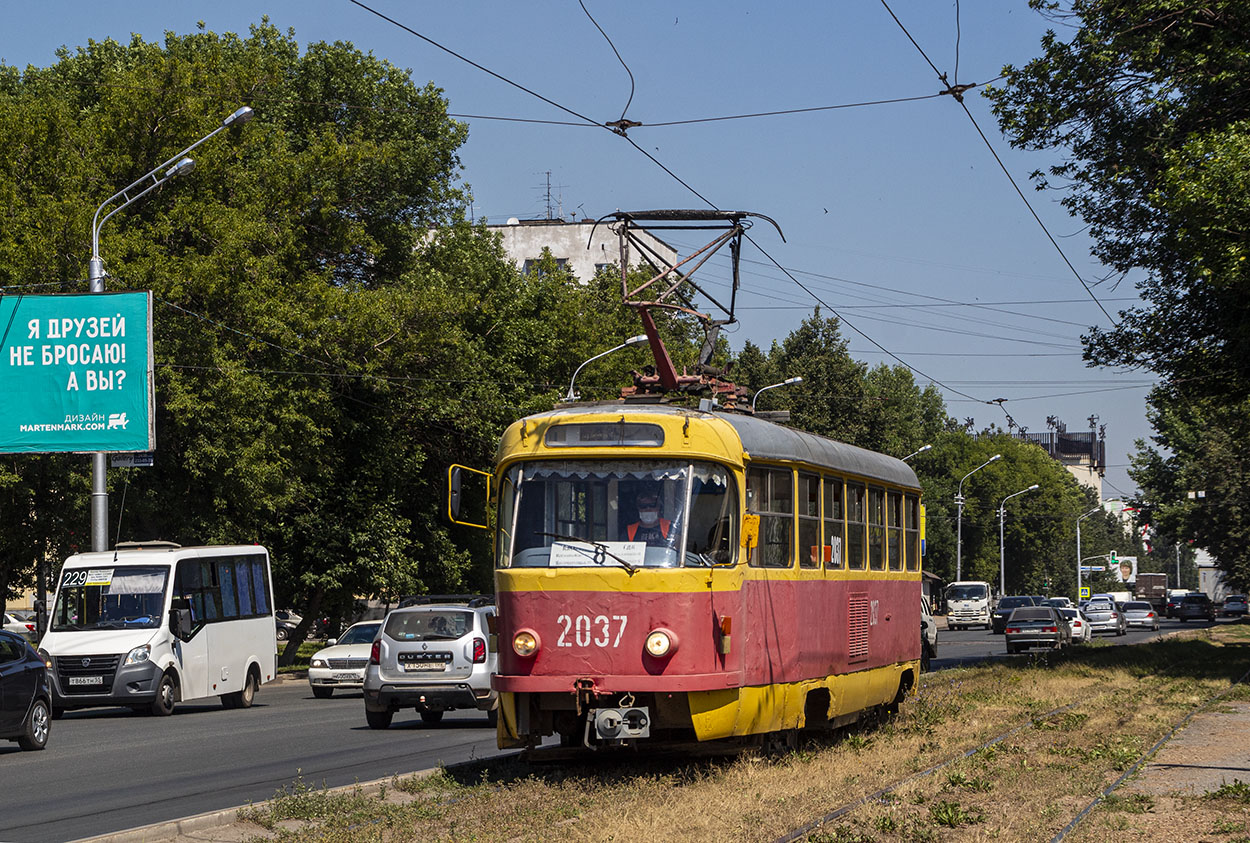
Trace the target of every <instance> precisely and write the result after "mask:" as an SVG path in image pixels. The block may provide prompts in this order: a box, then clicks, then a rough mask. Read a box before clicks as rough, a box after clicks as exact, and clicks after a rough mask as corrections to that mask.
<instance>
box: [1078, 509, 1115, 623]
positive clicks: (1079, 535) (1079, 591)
mask: <svg viewBox="0 0 1250 843" xmlns="http://www.w3.org/2000/svg"><path fill="white" fill-rule="evenodd" d="M1107 503H1110V501H1108V502H1107ZM1102 511H1103V504H1098V506H1096V507H1094V508H1093V509H1091V510H1090V511H1089V512H1087V513H1085V514H1084V515H1081V516H1079V517H1078V518H1077V519H1076V602H1077V603H1078V604H1079V603H1080V602H1081V563H1082V562H1083V561H1085V560H1083V559H1082V558H1081V522H1082V521H1084V520H1085V519H1086V518H1088V517H1090V516H1091V515H1093V514H1094V513H1095V512H1102Z"/></svg>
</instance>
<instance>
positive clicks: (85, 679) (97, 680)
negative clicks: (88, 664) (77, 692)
mask: <svg viewBox="0 0 1250 843" xmlns="http://www.w3.org/2000/svg"><path fill="white" fill-rule="evenodd" d="M69 684H71V685H103V684H104V677H103V676H71V677H70V678H69Z"/></svg>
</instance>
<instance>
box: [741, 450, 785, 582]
mask: <svg viewBox="0 0 1250 843" xmlns="http://www.w3.org/2000/svg"><path fill="white" fill-rule="evenodd" d="M792 482H793V480H792V479H791V474H790V472H789V471H786V470H784V469H780V470H779V469H767V468H753V469H751V470H750V471H748V472H747V494H748V495H749V497H750V509H751V510H752V511H753V512H756V513H758V514H759V516H760V539H759V547H757V548H756V550H755V554H754V558H753V559H752V560H751V564H752V565H753V566H755V567H760V568H789V567H790V566H791V565H792V564H793V560H794V553H793V545H794V492H793V489H792V487H791V483H792Z"/></svg>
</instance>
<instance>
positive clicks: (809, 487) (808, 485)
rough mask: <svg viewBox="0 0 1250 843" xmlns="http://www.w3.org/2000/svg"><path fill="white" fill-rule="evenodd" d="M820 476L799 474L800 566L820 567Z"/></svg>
mask: <svg viewBox="0 0 1250 843" xmlns="http://www.w3.org/2000/svg"><path fill="white" fill-rule="evenodd" d="M820 559H821V547H820V477H818V476H817V475H815V474H800V475H799V567H800V568H819V567H820Z"/></svg>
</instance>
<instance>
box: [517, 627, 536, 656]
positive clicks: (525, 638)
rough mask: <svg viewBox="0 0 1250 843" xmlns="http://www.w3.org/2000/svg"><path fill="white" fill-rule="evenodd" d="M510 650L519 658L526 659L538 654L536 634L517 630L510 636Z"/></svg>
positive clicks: (530, 631) (531, 631) (526, 630)
mask: <svg viewBox="0 0 1250 843" xmlns="http://www.w3.org/2000/svg"><path fill="white" fill-rule="evenodd" d="M512 650H513V652H515V653H516V654H517V655H518V656H520V657H521V658H523V659H524V658H528V657H530V656H532V655H534V654H535V653H537V652H538V633H536V632H534V631H533V630H530V629H522V630H518V631H517V634H516V635H514V636H512Z"/></svg>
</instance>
